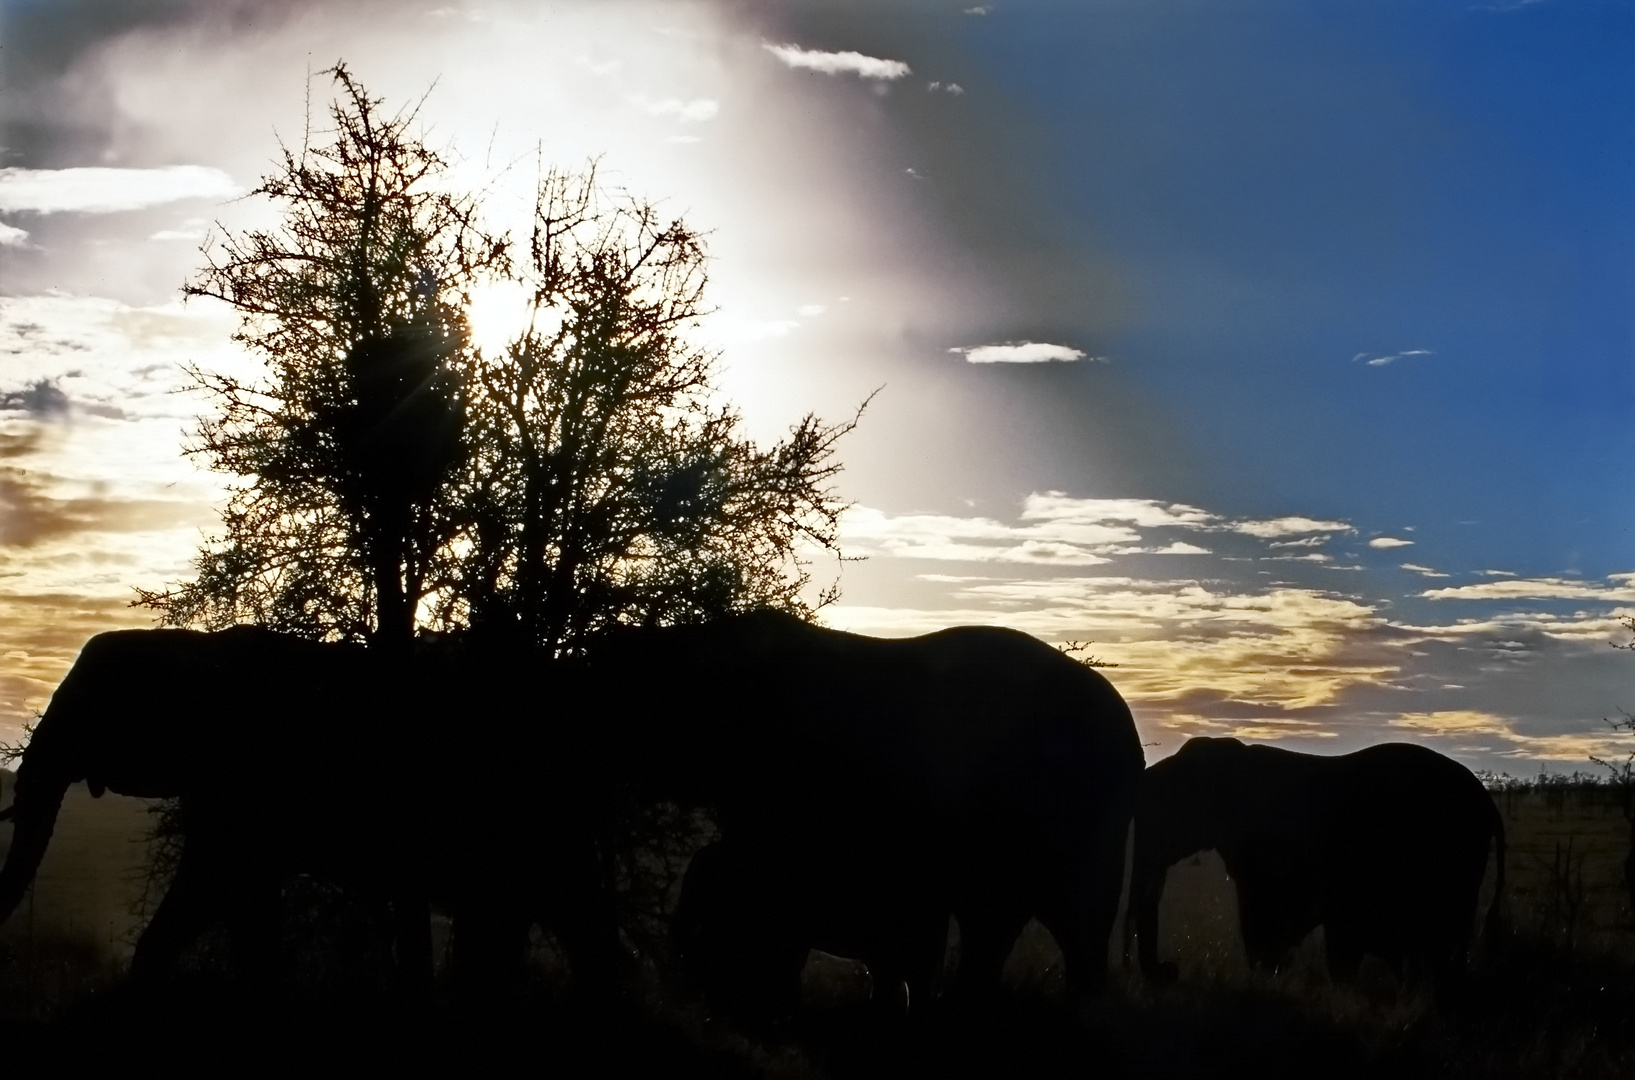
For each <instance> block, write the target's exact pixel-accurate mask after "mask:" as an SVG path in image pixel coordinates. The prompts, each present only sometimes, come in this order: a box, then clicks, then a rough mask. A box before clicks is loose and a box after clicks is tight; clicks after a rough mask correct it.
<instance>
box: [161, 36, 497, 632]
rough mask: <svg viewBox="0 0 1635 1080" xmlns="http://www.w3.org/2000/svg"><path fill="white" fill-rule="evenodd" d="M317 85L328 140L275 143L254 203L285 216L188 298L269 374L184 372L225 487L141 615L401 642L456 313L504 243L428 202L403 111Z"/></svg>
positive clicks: (422, 586) (246, 239)
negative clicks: (214, 516) (326, 108)
mask: <svg viewBox="0 0 1635 1080" xmlns="http://www.w3.org/2000/svg"><path fill="white" fill-rule="evenodd" d="M327 74H329V75H331V76H332V77H333V79H334V81H335V82H336V83H337V84H338V86H339V91H340V93H339V96H338V98H337V100H336V101H335V102H334V103H333V104H332V105H331V107H330V112H329V115H330V119H331V120H332V122H333V125H334V126H333V130H332V132H331V136H332V138H331V140H330V141H329V142H327V143H325V144H323V145H320V146H316V147H314V146H308V145H305V144H303V146H302V147H301V149H300V151H298V152H297V151H293V150H291V149H290V148H288V147H282V151H283V162H282V164H281V166H280V167H279V169H278V170H277V171H275V172H274V173H273V174H272V175H270V176H268V177H266V178H264V179H263V180H262V182H261V184H260V186H259V187H257V188H256V189H255V191H254V192H252V194H256V195H262V196H266V197H268V198H270V199H272V200H273V201H274V202H276V203H278V204H281V206H282V209H283V220H282V222H281V224H280V225H279V227H277V228H275V229H270V230H250V231H248V232H244V233H242V234H238V235H234V234H231V233H228V234H227V235H226V236H225V238H224V239H222V240H221V241H220V242H219V244H207V245H206V248H205V255H206V259H207V264H206V267H205V269H204V271H203V272H202V273H201V275H200V276H199V278H198V280H197V281H195V282H192V283H190V284H188V285H187V286H186V287H185V290H184V291H185V293H186V294H187V295H188V296H190V297H195V296H198V297H214V298H216V299H219V300H224V301H226V302H227V303H229V304H231V305H232V306H233V307H234V308H236V309H237V310H238V311H239V313H240V314H241V316H242V321H241V323H240V327H239V330H238V332H237V333H236V334H235V335H234V336H235V339H236V340H238V341H240V342H242V343H244V344H245V345H247V346H248V347H249V348H250V349H251V350H252V351H253V352H254V353H256V354H258V355H259V356H260V357H261V359H262V360H264V361H265V363H266V374H265V377H264V378H263V379H261V380H258V381H255V382H244V381H240V380H239V379H236V378H233V377H231V376H227V375H221V374H215V373H211V372H205V371H200V370H193V371H192V372H191V374H192V375H193V376H194V379H195V382H196V384H197V385H198V387H200V388H201V389H203V390H204V391H205V392H206V393H207V394H208V396H210V397H211V398H212V399H213V400H214V402H215V404H216V405H217V407H218V409H219V412H218V413H217V414H216V415H215V416H213V417H211V418H208V419H206V420H204V421H203V422H202V424H201V425H200V427H199V430H198V434H197V441H196V443H195V445H194V446H193V447H192V448H191V452H193V453H196V454H200V455H202V456H203V457H204V458H205V459H206V460H207V461H208V462H209V463H210V465H211V467H212V468H214V469H216V470H218V471H221V472H226V473H230V474H233V475H234V476H236V477H238V478H239V479H238V480H237V481H236V482H235V483H234V484H233V485H232V487H231V497H230V500H229V502H228V505H227V507H226V509H225V511H224V512H223V526H224V532H223V535H222V536H221V537H220V538H219V539H218V541H217V542H215V543H211V544H208V545H206V546H205V548H204V549H203V550H202V551H201V552H200V553H199V555H198V557H197V559H196V561H195V565H196V569H197V572H198V576H197V577H196V578H195V579H194V580H193V581H192V582H190V583H187V584H184V585H181V586H178V587H176V588H174V589H172V590H170V591H168V592H163V593H144V594H143V595H142V597H141V599H140V601H139V602H141V603H144V604H147V605H149V606H153V607H156V608H158V609H159V610H160V611H161V612H162V614H163V617H164V619H165V620H166V621H167V622H171V623H175V624H179V625H185V624H198V625H204V626H208V627H219V626H223V625H228V624H231V623H237V622H253V623H260V624H264V625H269V626H273V627H276V628H279V629H284V630H290V631H294V632H298V633H304V634H307V635H310V636H318V637H324V636H339V637H345V638H369V639H381V638H384V639H388V640H392V641H403V640H405V639H406V638H407V637H408V636H409V634H411V633H412V630H413V627H414V621H415V609H416V607H417V605H418V604H419V602H420V600H421V599H422V598H423V597H424V595H425V593H426V591H427V588H428V584H427V583H428V579H429V572H430V569H431V566H432V564H433V561H434V559H435V558H436V553H437V552H438V551H439V550H440V549H442V548H443V547H445V546H446V545H447V543H448V541H449V538H450V537H449V521H450V519H449V515H448V514H447V512H446V511H445V510H444V508H443V507H442V506H441V505H440V503H441V499H442V495H443V494H444V492H445V491H446V490H447V488H448V482H449V480H450V479H451V478H452V476H453V474H454V472H455V471H456V469H457V467H458V465H459V463H460V462H461V460H462V459H463V456H464V442H463V428H464V400H463V394H462V388H461V387H460V385H459V382H458V377H457V374H456V363H455V362H456V360H457V359H458V358H459V357H460V355H461V354H462V353H463V352H464V351H465V349H466V348H467V344H466V341H467V333H466V323H465V316H464V309H465V305H466V303H467V301H468V297H469V290H470V287H471V285H472V284H473V283H474V282H475V281H476V280H477V278H478V276H479V275H480V274H482V273H485V272H495V271H501V272H502V271H503V270H504V269H505V267H506V257H507V255H506V249H507V245H506V242H505V240H504V239H503V238H495V237H491V236H489V235H487V234H485V233H484V232H483V231H482V230H481V229H480V228H479V227H478V226H477V224H476V205H475V203H474V201H473V200H471V199H469V198H464V197H460V196H457V195H453V194H450V193H449V192H447V191H446V190H443V189H441V188H440V187H439V180H440V179H441V174H442V173H443V171H444V163H443V161H442V160H441V159H440V158H439V157H438V155H437V154H436V153H435V152H433V151H432V150H430V149H429V148H428V147H427V146H426V145H425V144H424V143H423V142H422V141H421V140H420V139H419V138H417V137H416V136H415V135H414V134H413V132H412V129H413V127H414V125H415V124H416V121H417V110H416V109H406V110H401V111H399V112H397V113H396V114H394V115H390V116H387V115H385V114H383V113H382V111H381V105H382V102H381V100H380V99H375V98H370V97H369V96H368V94H367V93H366V92H365V91H364V89H363V87H362V86H361V85H360V84H359V83H358V82H357V81H356V80H355V79H354V78H353V77H352V76H351V74H350V73H349V72H348V71H347V69H346V67H345V66H344V65H337V66H336V67H335V68H333V69H332V70H331V71H330V72H328V73H327Z"/></svg>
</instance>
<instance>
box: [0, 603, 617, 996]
mask: <svg viewBox="0 0 1635 1080" xmlns="http://www.w3.org/2000/svg"><path fill="white" fill-rule="evenodd" d="M510 667H511V665H508V671H509V669H510ZM524 668H525V670H537V671H540V672H542V674H539V675H536V676H534V677H533V678H532V679H530V680H528V681H527V682H526V683H523V682H521V681H519V679H518V677H517V676H516V675H515V674H514V673H512V674H510V675H509V676H508V678H507V679H500V678H499V677H498V676H497V674H496V672H495V671H494V670H493V668H492V665H488V664H480V663H473V662H472V661H470V660H469V659H467V658H464V657H453V658H450V657H439V656H432V657H426V656H419V657H414V658H411V659H410V660H409V661H407V662H405V661H404V660H403V659H402V658H400V657H397V656H395V655H393V656H388V657H380V656H376V655H374V654H372V652H371V651H370V650H367V649H364V648H363V647H361V646H355V645H345V644H322V643H316V642H311V641H307V640H303V639H298V638H294V637H290V636H288V635H282V634H276V633H273V632H271V631H267V630H262V629H257V628H251V627H236V628H233V629H230V630H224V631H221V632H217V633H201V632H196V631H189V630H126V631H114V632H111V633H107V634H101V635H98V636H97V637H95V638H93V639H91V641H90V642H89V643H87V645H86V646H85V648H84V650H83V651H82V652H81V654H80V656H79V658H78V659H77V660H76V661H75V663H74V666H73V668H72V669H71V670H70V671H69V673H68V675H67V676H66V677H65V678H64V679H63V681H62V683H61V684H60V685H59V686H58V688H57V690H56V692H55V694H53V696H52V699H51V702H50V704H49V706H48V707H47V709H46V711H45V713H44V715H43V716H42V717H41V719H40V722H39V724H38V725H37V727H36V728H35V731H34V734H33V737H32V739H31V740H30V743H29V745H28V747H27V749H26V750H25V752H24V754H23V757H22V761H21V763H20V764H19V767H18V770H17V780H16V784H15V801H14V803H13V806H12V807H11V808H10V810H9V811H8V812H7V816H10V817H11V818H12V820H13V822H14V825H15V832H14V834H13V839H12V845H11V849H10V851H9V852H8V854H7V858H6V862H5V865H4V867H3V868H0V922H3V921H4V919H5V918H7V917H9V916H10V915H11V913H12V912H13V911H14V910H15V909H16V907H17V905H18V903H19V902H20V901H21V899H22V897H23V895H24V893H25V891H26V890H27V888H28V885H29V883H30V881H31V880H32V879H33V876H34V874H35V872H36V871H37V869H38V867H39V864H40V860H41V858H42V857H43V856H44V854H45V851H46V848H47V846H48V844H49V842H50V839H51V834H52V831H53V828H54V825H55V820H56V816H57V812H58V809H59V807H60V805H61V802H62V797H63V795H64V793H65V792H66V790H67V788H68V786H69V785H70V784H72V783H75V782H77V781H80V780H84V781H85V782H86V783H87V784H88V785H89V786H90V789H91V791H92V792H93V794H99V795H100V794H101V793H102V792H103V791H104V790H111V791H114V792H117V793H119V794H124V795H133V796H138V797H143V798H177V799H179V800H180V802H181V806H182V812H183V819H184V823H185V837H184V842H183V849H182V854H181V858H180V860H179V862H178V865H177V867H176V871H175V875H174V877H173V879H172V881H171V884H170V887H169V888H168V890H167V891H166V894H165V897H164V899H163V900H162V901H161V903H160V905H159V907H158V909H157V910H156V911H155V913H154V915H153V918H152V919H151V920H150V922H149V924H148V926H147V927H146V928H145V929H144V930H143V932H142V934H141V936H140V938H139V939H138V941H137V945H136V952H135V956H134V957H133V961H132V973H133V976H135V977H138V978H144V977H150V976H156V975H162V974H165V973H168V972H170V971H173V970H174V969H175V966H176V964H177V961H178V960H179V958H180V956H181V954H182V952H183V951H184V950H185V949H186V947H187V946H188V945H189V944H190V943H191V942H192V941H193V940H195V939H196V938H197V937H198V935H199V934H200V933H201V932H203V931H204V930H205V929H206V928H208V927H209V926H211V925H213V924H215V923H217V922H225V923H226V924H227V926H228V928H229V931H230V941H231V942H232V944H233V952H234V953H235V954H236V955H237V957H238V959H239V960H240V961H241V962H242V966H243V967H244V968H246V969H247V970H249V971H251V972H253V973H254V975H253V976H252V977H254V978H265V977H266V976H267V974H268V972H269V966H270V965H271V964H272V962H273V961H274V959H275V954H276V951H277V946H278V939H277V933H278V927H279V919H278V903H279V895H280V885H281V883H282V882H283V881H284V880H286V879H287V878H288V877H290V876H291V875H294V874H307V875H311V876H313V877H316V878H320V879H324V880H327V881H330V882H333V883H336V884H339V885H341V886H342V887H345V888H349V889H351V890H353V891H354V892H356V893H358V894H359V895H360V896H362V897H365V898H368V899H370V900H372V901H374V902H375V903H376V905H377V906H378V908H379V909H380V910H384V911H386V912H388V913H389V919H390V925H391V934H392V942H393V945H392V949H393V952H394V954H395V960H396V964H397V968H398V971H399V973H400V976H401V978H402V979H403V980H404V982H405V983H407V984H409V985H416V984H421V983H424V981H425V980H427V979H428V978H429V976H430V971H431V939H430V927H429V908H428V904H429V903H430V902H431V901H432V900H434V899H435V900H437V901H439V902H441V903H444V904H445V905H446V906H448V907H449V908H450V911H451V913H452V914H453V915H454V939H455V962H456V966H457V968H458V969H459V970H460V971H461V972H463V973H466V974H467V975H469V978H467V981H468V982H470V983H471V984H473V985H483V984H485V983H490V982H492V981H494V980H497V979H502V978H505V977H508V976H509V975H510V974H511V973H514V972H515V971H516V970H517V969H518V967H519V965H520V963H521V957H522V949H523V945H524V943H525V941H526V935H527V927H528V925H529V923H530V922H532V921H550V922H553V923H554V924H555V927H556V929H557V930H558V933H559V936H560V937H561V938H562V939H563V944H564V947H565V950H566V951H567V952H568V953H569V959H570V963H571V964H573V965H574V970H575V973H576V975H579V974H585V975H587V976H589V977H591V978H593V979H594V978H599V977H602V976H604V975H606V974H607V973H608V972H610V971H611V970H612V969H613V967H614V965H615V963H616V961H615V960H614V959H613V957H615V956H616V955H618V954H622V949H621V948H620V947H619V945H618V942H617V927H616V924H615V923H614V921H613V918H612V913H611V907H610V906H609V905H608V904H607V903H606V902H605V899H604V898H603V897H602V896H601V892H600V872H599V870H598V869H597V866H596V853H595V850H594V847H593V846H592V841H591V838H590V834H589V833H588V832H587V831H584V830H578V829H577V822H576V817H578V816H582V815H578V813H577V811H576V810H575V809H574V808H573V807H572V806H571V805H569V804H565V802H564V800H565V799H566V798H567V794H566V792H567V791H568V790H569V788H568V785H566V784H565V783H562V782H560V781H561V778H562V777H563V776H565V775H568V774H570V773H571V770H570V769H568V768H566V767H565V766H562V765H557V766H552V765H551V764H550V762H551V761H552V760H553V759H552V757H551V754H552V752H553V751H554V750H555V749H557V747H556V745H555V740H554V739H553V738H552V737H550V736H549V735H548V734H547V733H546V732H544V731H543V730H542V727H541V725H539V724H538V723H535V722H533V720H532V718H531V716H524V715H522V714H521V713H519V712H518V711H517V699H518V698H519V697H528V698H530V699H532V698H533V697H534V695H535V694H536V693H539V692H549V690H550V687H549V686H548V685H546V684H547V683H549V676H550V672H549V668H548V665H546V666H543V667H542V666H540V665H524ZM541 680H544V682H541ZM461 716H477V717H492V718H493V719H488V720H484V722H483V723H481V724H473V725H467V727H466V728H465V729H463V730H461V731H460V737H458V738H449V737H447V736H446V734H445V732H444V730H443V729H444V727H445V726H447V725H450V724H452V723H454V722H455V721H456V719H457V718H459V717H461ZM472 727H477V728H478V729H479V730H480V731H481V732H482V735H481V736H480V737H479V735H478V734H477V733H476V732H475V731H473V730H471V728H472ZM432 747H436V748H437V750H436V751H435V758H436V760H437V763H438V764H439V766H440V767H441V776H442V778H443V783H444V787H445V790H444V791H443V792H442V793H441V797H440V798H438V799H437V800H436V805H435V806H434V805H433V800H432V799H430V798H428V797H427V793H426V791H425V790H424V789H423V785H421V786H416V784H415V778H416V777H417V776H418V775H420V774H424V773H426V772H427V771H428V769H427V761H428V759H429V758H432V757H433V755H434V751H432V750H431V748H432ZM553 781H558V782H557V783H554V784H553ZM576 830H577V831H576Z"/></svg>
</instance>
